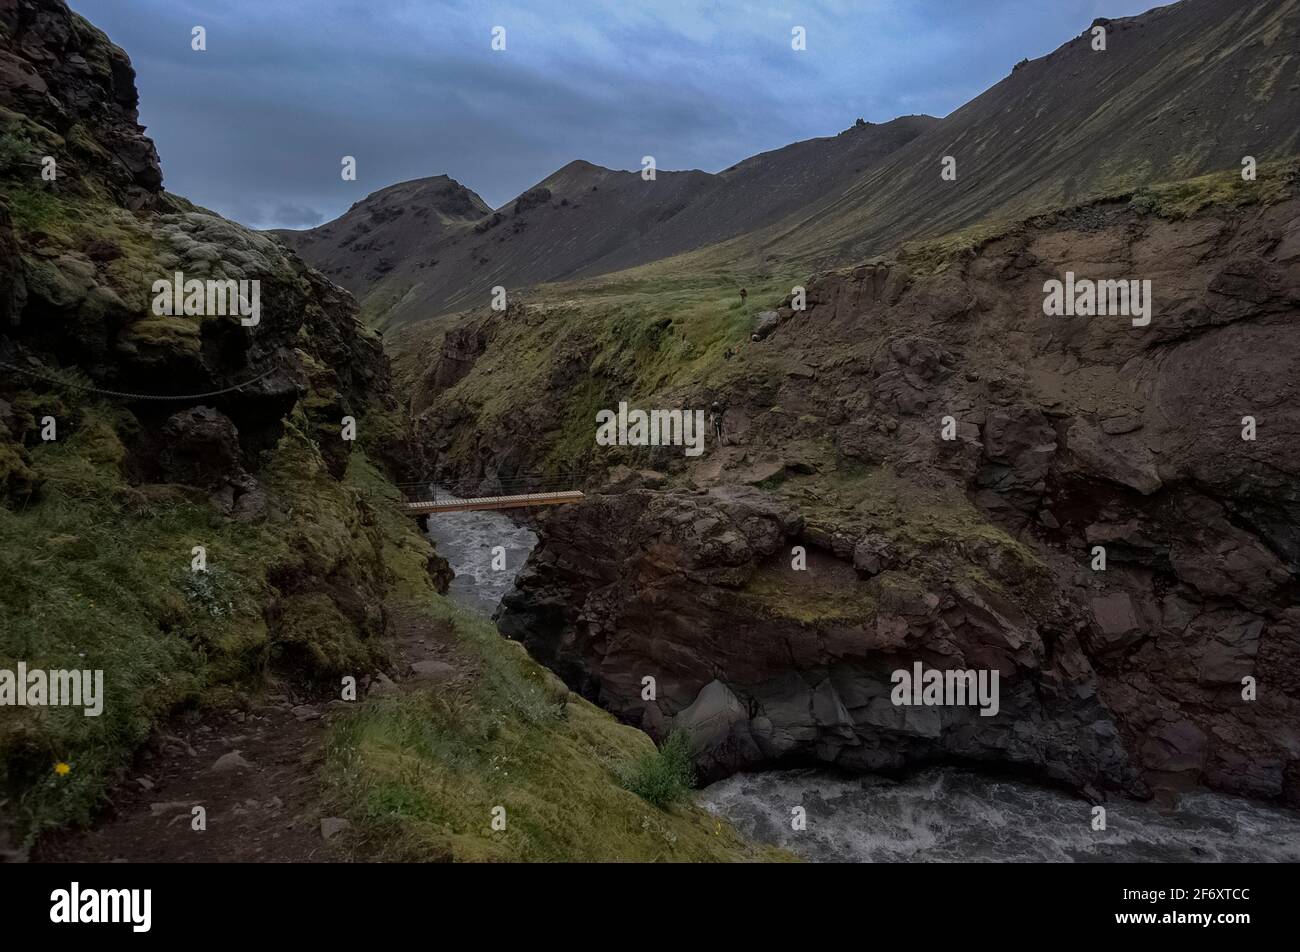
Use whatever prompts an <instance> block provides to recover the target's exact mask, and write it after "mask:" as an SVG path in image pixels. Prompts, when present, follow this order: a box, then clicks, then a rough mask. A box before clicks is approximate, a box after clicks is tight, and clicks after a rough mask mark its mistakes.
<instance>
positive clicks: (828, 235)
mask: <svg viewBox="0 0 1300 952" xmlns="http://www.w3.org/2000/svg"><path fill="white" fill-rule="evenodd" d="M1093 27H1104V29H1105V31H1106V33H1105V36H1106V49H1105V51H1097V50H1094V49H1093V33H1092V28H1089V29H1088V30H1085V31H1084V32H1083V34H1081V35H1080V36H1078V37H1075V38H1074V39H1073V40H1071V41H1069V42H1068V43H1066V44H1065V45H1063V46H1062V47H1060V48H1059V49H1057V50H1056V51H1055V52H1053V53H1051V54H1049V55H1047V56H1044V57H1042V58H1040V59H1037V60H1033V61H1029V62H1024V63H1021V64H1020V65H1019V66H1017V67H1016V68H1015V69H1014V70H1013V71H1012V72H1011V74H1010V75H1009V76H1007V77H1006V78H1005V79H1003V80H1002V81H1001V82H1000V83H998V84H997V85H995V86H994V87H993V88H991V89H989V90H988V91H987V92H985V93H984V94H982V95H981V96H979V97H977V98H976V99H974V100H972V101H971V102H970V103H968V104H966V105H965V106H963V107H962V108H960V109H958V110H957V111H956V112H954V113H952V114H951V115H950V116H948V117H947V118H945V119H944V120H943V121H942V122H941V123H939V124H937V125H936V126H934V127H933V128H932V129H931V130H930V131H929V132H928V133H927V134H925V135H922V136H919V137H917V138H916V139H915V140H913V141H912V142H910V143H908V144H907V145H906V146H904V147H903V148H900V149H899V150H897V151H896V152H894V153H893V154H892V155H890V156H889V157H888V158H887V159H886V160H884V161H882V162H880V163H878V164H876V165H875V166H873V167H872V168H870V169H868V170H867V171H866V172H864V173H863V174H862V175H861V176H859V177H858V179H857V180H856V181H855V182H854V183H853V185H852V187H851V188H849V189H847V190H846V191H844V193H843V194H841V195H838V196H834V197H829V198H828V199H827V200H825V201H823V202H821V203H818V204H816V205H813V206H812V207H809V208H807V209H805V210H804V212H803V213H802V214H800V215H795V216H791V218H789V219H788V220H787V221H785V222H783V223H782V224H781V226H779V227H777V228H773V229H770V230H769V231H767V232H766V233H765V234H763V235H758V236H752V237H751V238H750V239H749V247H748V250H750V251H752V252H761V253H764V254H772V255H776V256H777V257H784V258H789V259H793V260H798V261H816V260H823V261H833V260H860V259H862V258H865V257H869V256H871V255H875V254H881V253H885V252H887V251H888V250H889V248H890V247H891V246H892V245H894V244H896V243H897V242H899V241H901V240H905V239H909V238H916V237H924V236H935V235H940V234H945V233H949V232H953V231H956V230H958V229H961V228H965V227H967V226H970V225H973V224H975V223H977V222H986V221H988V220H990V219H995V220H1001V221H1013V220H1017V219H1020V218H1023V217H1026V216H1027V215H1030V214H1033V213H1034V212H1039V211H1046V210H1050V209H1053V208H1059V207H1065V206H1068V205H1072V204H1076V203H1079V202H1082V201H1085V200H1087V199H1089V198H1092V197H1097V196H1099V195H1102V194H1106V193H1118V192H1122V191H1127V190H1132V189H1134V188H1137V187H1141V186H1144V185H1149V184H1152V183H1157V182H1164V181H1176V180H1181V179H1187V178H1192V177H1194V176H1197V175H1200V174H1203V173H1206V172H1210V171H1214V170H1216V169H1226V168H1239V167H1240V164H1241V161H1242V158H1243V157H1244V156H1247V155H1250V156H1255V157H1256V158H1257V159H1259V160H1263V159H1265V158H1275V157H1283V156H1290V155H1294V154H1295V153H1296V152H1298V151H1300V95H1297V93H1298V92H1300V78H1298V77H1297V73H1296V68H1295V60H1296V57H1297V56H1298V55H1300V0H1247V2H1238V0H1184V2H1182V3H1176V4H1172V5H1170V6H1165V7H1159V8H1156V9H1154V10H1150V11H1148V12H1147V13H1144V14H1142V15H1140V16H1135V17H1128V18H1124V19H1115V20H1108V19H1104V18H1103V19H1099V20H1096V21H1095V22H1094V24H1093ZM944 156H952V157H953V158H955V159H956V161H957V180H956V181H955V182H945V181H943V180H941V178H940V170H941V162H942V160H943V158H944Z"/></svg>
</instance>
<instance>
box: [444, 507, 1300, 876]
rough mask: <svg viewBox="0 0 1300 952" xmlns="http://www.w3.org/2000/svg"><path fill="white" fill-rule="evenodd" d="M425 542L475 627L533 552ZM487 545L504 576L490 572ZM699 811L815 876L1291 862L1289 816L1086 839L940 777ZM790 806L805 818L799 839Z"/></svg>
mask: <svg viewBox="0 0 1300 952" xmlns="http://www.w3.org/2000/svg"><path fill="white" fill-rule="evenodd" d="M438 495H439V498H448V494H447V493H445V492H443V491H439V494H438ZM450 498H454V497H450ZM429 537H430V538H431V539H432V540H433V541H434V543H435V544H436V545H437V547H438V552H439V554H441V555H442V557H443V558H445V559H447V561H448V562H450V563H451V567H452V569H453V570H454V571H455V572H456V578H455V580H454V581H453V582H452V583H451V590H450V595H451V597H452V599H453V600H454V601H455V602H457V603H458V604H460V605H462V606H463V607H465V608H467V609H469V610H471V611H474V612H476V613H478V614H481V615H483V616H484V617H491V615H492V613H493V611H495V610H496V607H497V605H498V603H499V602H500V601H501V598H502V596H504V595H505V594H506V592H508V591H509V590H510V588H511V586H512V585H513V584H514V580H515V576H516V575H518V574H519V570H520V569H522V568H523V565H524V560H525V559H527V557H528V553H529V552H530V551H531V550H532V548H533V546H534V545H535V544H536V542H537V536H536V535H535V534H534V533H533V532H532V531H530V530H529V529H527V528H525V527H523V526H520V525H518V524H516V523H515V522H514V521H513V520H511V519H510V517H509V516H507V515H506V514H505V513H502V512H463V513H444V514H441V515H436V516H431V517H430V518H429ZM498 545H499V546H503V547H504V548H505V554H506V567H505V569H504V570H494V569H493V568H492V548H493V546H498ZM699 800H700V803H701V804H702V805H703V806H705V807H706V808H708V809H709V810H712V811H713V812H715V813H717V814H719V815H721V816H724V817H726V818H727V819H729V820H730V821H731V822H732V823H733V824H734V825H735V826H736V828H737V829H739V830H740V831H741V832H742V833H745V834H746V835H747V836H749V837H750V838H751V839H755V840H760V841H762V842H765V843H771V844H775V845H779V846H783V847H785V848H787V849H789V850H790V851H791V852H793V853H795V854H797V855H799V856H802V857H804V858H806V859H810V860H818V861H825V862H836V861H838V862H877V863H879V862H945V861H996V862H1008V861H1010V862H1014V861H1018V860H1019V861H1055V862H1070V861H1074V862H1106V861H1136V862H1142V861H1206V862H1211V861H1229V862H1232V861H1235V862H1243V861H1249V862H1260V861H1283V862H1300V814H1296V813H1292V812H1289V811H1286V810H1279V809H1273V808H1270V807H1265V806H1261V805H1259V804H1254V803H1251V802H1249V801H1246V800H1239V799H1236V798H1234V797H1225V796H1220V795H1217V794H1209V793H1200V794H1193V795H1191V796H1187V797H1184V798H1183V799H1182V800H1181V801H1180V802H1179V804H1178V807H1177V809H1176V810H1166V809H1162V808H1161V807H1159V806H1157V805H1156V804H1154V803H1138V802H1135V801H1132V800H1114V801H1112V802H1110V803H1108V804H1106V829H1105V830H1104V831H1094V830H1093V829H1092V807H1091V805H1090V804H1089V803H1087V802H1086V801H1084V800H1082V799H1079V798H1077V797H1072V796H1070V795H1069V794H1068V793H1064V792H1062V791H1059V790H1055V789H1048V788H1044V787H1039V786H1035V785H1034V784H1030V783H1025V782H1023V781H1019V780H1007V779H994V778H991V777H988V776H984V775H981V774H978V773H974V772H971V771H966V770H957V769H950V768H945V769H935V770H927V771H925V772H922V773H919V774H916V775H915V776H912V777H910V778H908V779H906V780H900V781H895V780H890V779H885V778H881V777H857V778H845V777H840V776H837V775H833V774H831V773H828V772H825V771H820V770H798V771H780V772H775V771H774V772H769V773H756V774H740V775H737V776H734V777H731V778H729V779H727V780H723V781H721V782H719V783H715V784H713V785H711V786H709V787H707V788H705V789H704V790H703V791H701V792H700V795H699ZM795 806H802V807H803V808H804V809H805V810H806V811H807V828H806V829H805V830H803V831H799V832H796V831H795V830H794V829H792V827H791V818H792V815H791V808H792V807H795Z"/></svg>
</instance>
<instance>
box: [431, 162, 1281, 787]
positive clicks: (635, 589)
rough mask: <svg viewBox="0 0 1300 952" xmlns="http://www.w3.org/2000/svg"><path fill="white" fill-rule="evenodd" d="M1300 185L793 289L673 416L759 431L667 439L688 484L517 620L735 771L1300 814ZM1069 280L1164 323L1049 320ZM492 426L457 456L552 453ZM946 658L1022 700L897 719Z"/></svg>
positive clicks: (1149, 198)
mask: <svg viewBox="0 0 1300 952" xmlns="http://www.w3.org/2000/svg"><path fill="white" fill-rule="evenodd" d="M1295 178H1296V173H1295V169H1294V167H1293V166H1284V167H1279V168H1276V169H1274V170H1273V171H1271V172H1270V173H1269V175H1267V176H1265V177H1264V178H1263V179H1261V181H1260V182H1258V183H1253V184H1248V183H1242V182H1240V177H1239V176H1237V175H1236V173H1234V172H1227V173H1224V174H1223V175H1221V176H1218V177H1210V178H1208V179H1204V180H1200V181H1197V182H1193V183H1188V184H1185V185H1182V186H1178V187H1174V188H1169V189H1158V190H1154V191H1150V192H1142V193H1138V194H1136V195H1132V196H1125V197H1124V198H1123V199H1120V200H1112V201H1105V202H1099V203H1093V204H1089V205H1087V206H1084V207H1081V208H1077V209H1074V210H1070V211H1066V212H1062V213H1059V214H1055V215H1049V216H1043V217H1039V218H1036V219H1032V220H1030V221H1027V222H1024V223H1022V224H1020V225H1018V226H1015V227H1013V228H1010V229H1006V230H1004V231H1003V232H1001V233H999V234H996V235H995V236H993V237H985V238H982V239H979V240H965V239H958V240H954V241H945V242H940V243H938V244H936V245H926V246H915V247H909V248H906V249H904V250H903V251H902V252H900V254H898V255H896V256H892V257H890V258H888V259H879V260H877V261H875V262H872V263H870V264H866V265H863V266H861V267H858V268H855V269H852V270H849V271H843V272H836V273H831V274H825V275H821V276H818V277H815V278H813V279H812V280H810V281H809V282H807V308H806V310H804V311H795V310H793V309H792V308H791V307H790V306H789V304H790V303H791V298H789V297H788V298H787V300H786V306H783V307H779V308H777V309H776V313H775V317H774V320H773V322H772V323H773V326H774V327H775V329H774V330H773V331H772V332H771V334H770V336H767V337H766V338H765V339H762V340H759V341H755V342H739V341H738V342H735V343H734V344H733V345H732V346H733V348H734V349H736V350H737V351H738V353H737V354H736V356H735V357H734V359H732V360H730V361H725V362H721V363H719V364H712V365H710V364H709V363H708V362H707V361H703V362H701V363H702V364H703V365H704V366H708V367H709V368H710V371H711V374H712V375H711V376H709V377H704V378H700V377H695V378H692V377H691V376H690V374H685V375H683V377H682V378H680V380H681V382H680V383H678V384H677V385H676V386H674V387H671V388H669V389H667V390H666V391H664V392H661V393H659V394H657V395H655V396H654V397H647V398H646V400H645V401H644V405H648V406H677V405H680V404H685V405H688V406H689V405H695V406H700V405H707V401H709V400H713V399H720V400H721V401H722V402H723V403H724V404H725V405H726V407H727V410H726V419H727V437H728V445H725V446H719V445H716V444H710V447H709V450H708V452H707V453H706V455H705V457H703V459H702V461H701V462H698V463H692V462H691V461H689V460H687V459H685V458H684V457H680V456H678V457H675V458H674V457H671V456H670V455H668V454H664V453H663V452H662V451H658V454H657V456H656V457H654V458H653V462H654V463H655V465H656V466H658V467H659V468H661V469H665V470H667V472H668V481H669V483H670V485H676V486H678V487H680V488H678V489H677V490H675V491H656V490H648V489H642V490H633V491H630V492H622V493H618V494H613V495H604V496H597V497H595V498H593V499H591V500H590V501H589V502H587V503H585V504H583V505H582V506H578V507H573V508H571V509H566V510H562V511H558V512H556V513H555V514H554V515H553V516H552V517H551V518H550V519H549V520H548V522H547V523H546V525H545V528H544V531H543V538H542V543H541V545H540V546H539V547H538V549H537V550H536V551H535V552H534V554H533V558H532V559H531V560H530V564H529V567H528V568H527V569H526V571H525V573H524V575H523V576H522V577H521V579H520V582H519V590H518V592H517V593H516V594H515V595H514V596H513V597H511V598H510V599H509V600H508V601H507V603H506V606H505V609H504V610H503V614H502V617H501V625H502V628H503V630H504V631H506V632H507V633H509V634H511V635H512V636H514V637H517V638H520V639H522V640H523V641H524V642H525V644H527V645H528V646H529V648H530V650H532V651H534V652H535V653H536V654H537V656H538V657H539V658H542V659H544V660H546V661H547V663H549V664H551V665H552V666H553V667H554V668H555V669H556V670H557V671H558V672H560V673H561V675H562V676H564V677H565V678H566V680H568V681H569V683H570V685H571V686H572V687H574V688H575V689H576V690H581V691H583V692H585V693H586V694H587V695H588V696H590V697H594V698H599V699H600V701H601V702H602V703H603V704H605V705H607V706H608V707H610V708H611V709H612V710H614V711H616V712H618V713H619V714H620V715H621V716H623V717H625V718H627V719H629V720H633V721H636V722H638V723H642V724H644V725H646V726H647V727H648V728H649V729H651V730H652V731H655V732H657V733H663V732H664V731H667V730H669V729H671V728H672V727H673V726H677V727H681V728H683V729H686V730H688V731H689V732H690V734H691V736H692V738H693V740H694V742H695V746H696V750H697V753H698V756H699V757H700V759H701V762H702V764H703V765H704V766H705V767H706V769H707V770H708V771H709V772H710V773H712V774H714V775H716V774H718V773H723V772H727V771H731V770H737V769H743V768H748V767H753V766H755V765H771V764H777V763H791V762H808V761H819V762H827V763H834V764H836V765H839V766H843V767H846V768H851V769H878V768H897V767H904V766H913V765H917V764H921V763H926V762H933V761H935V760H939V759H942V760H949V761H954V762H971V761H974V762H981V763H985V764H1002V765H1007V766H1015V767H1028V768H1031V769H1033V770H1035V771H1037V772H1038V773H1039V774H1040V775H1041V776H1044V777H1049V778H1054V779H1058V780H1062V781H1065V782H1068V783H1070V784H1073V785H1075V786H1077V787H1092V788H1093V789H1094V790H1098V791H1099V790H1101V789H1103V788H1106V787H1109V788H1114V789H1121V790H1127V791H1130V792H1140V791H1142V790H1143V789H1144V788H1156V789H1170V790H1176V789H1186V788H1187V787H1190V786H1195V785H1197V784H1203V785H1206V786H1210V787H1213V788H1215V789H1219V790H1225V791H1231V792H1234V793H1241V794H1246V795H1251V796H1257V797H1262V798H1269V799H1277V800H1284V801H1286V802H1290V803H1298V802H1300V749H1297V747H1296V738H1297V737H1298V736H1300V684H1297V682H1296V679H1295V677H1294V674H1293V672H1294V670H1295V668H1296V662H1297V657H1298V653H1300V607H1298V606H1300V600H1298V599H1297V594H1298V587H1297V578H1296V573H1297V571H1298V570H1300V538H1298V537H1297V534H1296V532H1295V528H1294V527H1295V525H1296V522H1297V517H1300V494H1298V493H1297V487H1300V469H1298V468H1297V462H1296V459H1297V452H1296V451H1297V449H1300V415H1298V414H1300V411H1298V410H1297V407H1300V399H1298V398H1300V394H1298V393H1297V386H1300V383H1298V382H1297V381H1300V375H1298V374H1297V370H1300V325H1297V323H1296V318H1297V315H1298V314H1300V203H1298V202H1297V201H1296V199H1295V197H1294V186H1295ZM1234 182H1235V183H1236V184H1233V183H1234ZM1069 272H1074V273H1075V274H1077V275H1078V276H1080V277H1082V276H1087V277H1089V278H1093V279H1098V280H1101V279H1106V278H1114V279H1121V278H1122V279H1124V280H1129V279H1132V278H1142V279H1145V280H1149V281H1150V282H1151V285H1150V287H1151V295H1152V302H1153V306H1152V309H1151V315H1150V321H1149V323H1148V324H1144V323H1143V319H1142V318H1141V317H1130V316H1126V315H1112V316H1091V317H1088V316H1074V317H1070V316H1048V315H1047V314H1045V312H1044V300H1045V293H1044V289H1045V285H1046V282H1048V281H1052V280H1057V279H1060V280H1064V279H1065V276H1066V275H1067V273H1069ZM538 320H539V322H540V323H542V324H545V323H546V319H545V318H544V317H543V318H538ZM551 320H552V321H553V322H557V323H558V318H557V317H555V316H552V318H551ZM547 333H548V334H549V335H550V336H551V337H561V338H562V337H563V336H564V332H563V331H561V330H560V329H559V328H557V327H556V326H551V327H550V328H549V329H548V332H547ZM671 333H672V331H671V328H670V330H669V331H668V334H669V335H671ZM490 352H491V346H490V345H489V349H488V353H489V354H490ZM558 358H559V355H558V353H557V354H556V355H555V359H557V360H558ZM486 359H487V358H482V357H480V358H479V360H480V362H483V361H485V360H486ZM588 362H589V364H591V365H593V366H595V367H597V368H602V369H603V368H611V363H610V362H609V361H607V360H606V359H605V358H603V357H601V356H599V355H597V356H595V357H589V358H588ZM718 368H724V369H721V370H719V369H718ZM598 372H599V371H598ZM608 372H610V373H615V372H616V370H615V369H610V370H609V371H608ZM470 379H471V380H472V375H471V378H470ZM554 379H558V380H563V379H565V378H564V377H562V376H556V377H555V378H554ZM630 383H631V382H630V381H629V380H627V379H626V378H624V384H623V385H624V386H630ZM613 389H616V387H613ZM471 392H472V391H470V390H469V389H467V387H466V386H465V385H464V384H462V385H460V386H458V387H452V388H451V389H450V390H448V391H446V393H444V394H443V395H442V396H441V397H440V398H439V399H438V400H435V401H434V402H433V403H432V406H433V407H434V408H435V410H434V411H432V412H433V413H436V412H437V409H438V408H439V407H440V406H443V407H446V408H447V410H449V411H451V410H453V409H454V408H458V407H459V408H460V409H461V410H462V412H463V409H464V401H465V400H466V399H467V395H468V394H469V393H471ZM439 401H441V403H440V402H439ZM945 437H951V438H945ZM506 440H510V441H511V442H509V443H508V444H507V443H506ZM481 441H482V442H481V443H480V448H479V450H478V452H477V454H475V453H473V452H469V453H464V455H461V456H459V457H458V458H460V459H463V460H465V461H466V462H469V461H471V460H473V459H474V458H475V456H476V455H477V457H478V458H479V459H482V458H484V457H487V456H489V455H490V454H491V453H494V452H495V453H496V455H497V456H498V457H499V456H500V455H501V454H500V450H499V448H500V447H501V446H502V445H509V446H510V449H509V452H508V453H507V454H506V456H507V457H508V458H509V459H511V460H512V465H521V466H522V468H528V467H529V465H530V464H535V463H536V462H539V461H540V460H541V458H542V457H543V455H544V454H543V453H541V452H538V453H537V454H536V455H533V456H531V458H530V452H531V450H530V444H529V443H528V442H527V437H526V436H525V435H524V434H522V433H519V432H517V431H512V432H511V434H510V435H509V436H506V434H504V433H502V432H489V433H486V434H484V435H483V436H482V437H481ZM449 446H450V448H451V449H452V450H453V451H454V450H455V449H456V448H455V447H454V445H450V444H449ZM488 447H492V449H491V450H489V449H488ZM461 452H463V451H461ZM584 453H585V459H586V460H587V461H589V462H591V463H594V464H597V465H598V464H599V462H600V460H599V458H598V457H596V456H595V455H594V453H595V451H594V450H591V449H587V450H585V451H584ZM640 458H641V460H642V465H644V462H645V461H646V460H647V459H649V458H648V457H646V456H644V455H643V456H641V457H640ZM521 461H522V462H521ZM606 462H608V459H606ZM658 479H659V480H660V481H662V480H663V479H664V477H663V476H662V475H661V476H659V477H658ZM738 484H749V485H748V486H747V487H746V486H742V485H738ZM620 488H622V487H620ZM796 546H801V547H803V549H804V550H806V553H807V565H806V569H804V570H799V569H798V568H797V567H795V566H794V565H793V563H794V561H795V551H794V548H795V547H796ZM1099 554H1100V555H1101V556H1102V560H1101V561H1099V560H1098V555H1099ZM916 661H921V662H923V663H924V665H925V667H927V668H930V667H939V668H947V669H951V668H962V669H978V668H994V669H996V670H998V671H999V672H1000V674H1001V684H1002V709H1001V711H1000V712H999V713H998V714H997V715H996V716H993V717H981V716H979V714H978V712H977V711H976V710H974V709H973V708H960V709H953V708H938V709H929V708H924V707H921V708H909V707H898V706H895V705H893V704H892V703H891V702H890V701H889V699H888V693H889V686H890V685H889V674H890V672H892V671H893V670H896V669H900V668H902V669H908V668H910V667H911V665H912V664H913V663H914V662H916ZM647 676H649V677H652V678H654V679H655V680H656V683H657V694H656V696H655V697H654V699H653V700H646V699H644V696H643V689H644V682H643V679H644V678H645V677H647Z"/></svg>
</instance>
